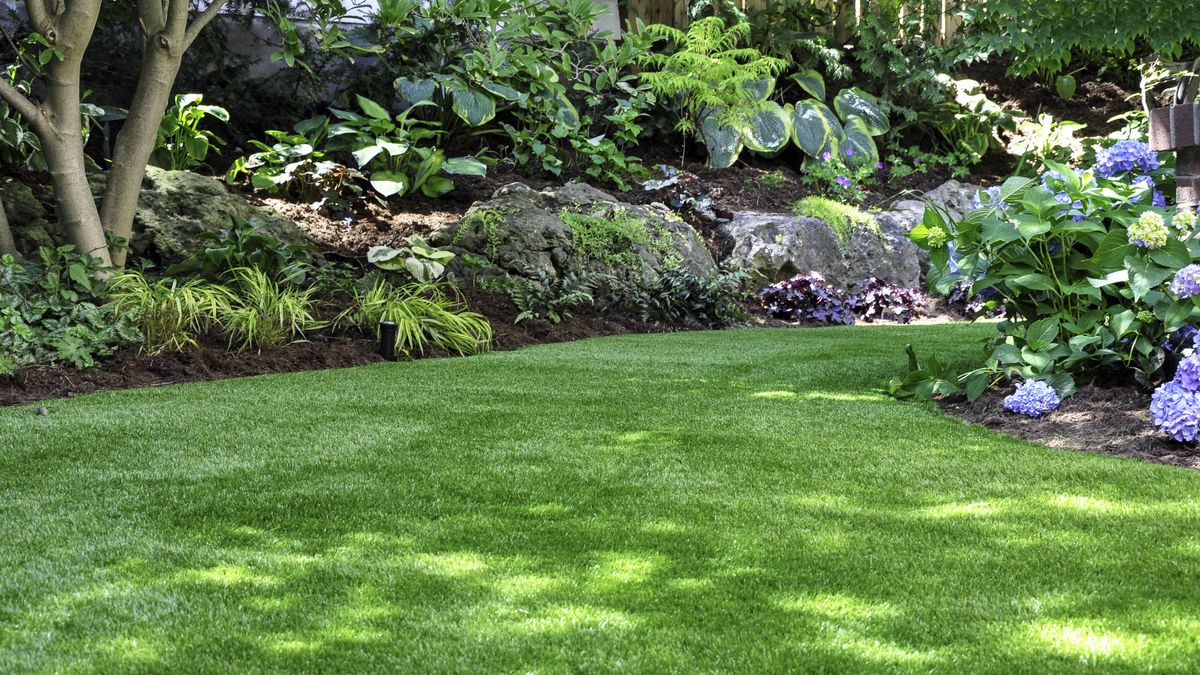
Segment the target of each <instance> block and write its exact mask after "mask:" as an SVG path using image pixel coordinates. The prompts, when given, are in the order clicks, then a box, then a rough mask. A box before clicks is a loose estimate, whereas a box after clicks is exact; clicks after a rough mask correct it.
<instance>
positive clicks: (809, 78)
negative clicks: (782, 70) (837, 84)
mask: <svg viewBox="0 0 1200 675" xmlns="http://www.w3.org/2000/svg"><path fill="white" fill-rule="evenodd" d="M792 80H793V81H794V82H795V83H796V84H798V85H800V88H801V89H803V90H804V91H806V92H808V94H809V95H810V96H812V97H813V98H815V99H817V100H818V101H824V100H825V78H823V77H821V74H820V73H818V72H817V71H815V70H813V69H812V68H809V69H808V70H802V71H800V72H798V73H794V74H793V75H792Z"/></svg>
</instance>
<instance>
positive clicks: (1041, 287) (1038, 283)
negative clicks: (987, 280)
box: [1009, 272, 1056, 291]
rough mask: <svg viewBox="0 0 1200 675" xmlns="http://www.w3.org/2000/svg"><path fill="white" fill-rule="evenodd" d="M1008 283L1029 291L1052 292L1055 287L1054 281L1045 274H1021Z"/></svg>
mask: <svg viewBox="0 0 1200 675" xmlns="http://www.w3.org/2000/svg"><path fill="white" fill-rule="evenodd" d="M1009 283H1011V284H1014V285H1016V286H1021V287H1022V288H1028V289H1029V290H1031V291H1053V290H1054V289H1055V288H1056V287H1055V285H1054V281H1053V280H1051V279H1050V277H1048V276H1046V275H1045V274H1040V273H1038V272H1032V273H1030V274H1022V275H1021V276H1019V277H1015V278H1013V279H1010V280H1009Z"/></svg>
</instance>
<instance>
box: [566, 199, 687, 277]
mask: <svg viewBox="0 0 1200 675" xmlns="http://www.w3.org/2000/svg"><path fill="white" fill-rule="evenodd" d="M558 215H559V217H560V218H562V221H563V222H564V223H566V225H567V227H568V228H570V230H571V243H572V244H573V245H574V247H575V250H576V251H577V252H578V253H579V254H580V255H581V256H582V257H584V258H587V259H589V260H599V261H601V262H603V263H604V264H606V265H608V266H609V267H613V268H617V269H624V270H640V269H642V268H643V267H644V266H645V264H646V261H645V260H644V259H643V258H642V257H641V255H640V254H639V253H638V251H637V247H642V248H643V249H646V250H649V251H652V252H654V253H657V254H658V255H659V256H660V257H666V256H668V255H670V254H671V253H672V252H673V251H674V247H672V246H671V236H672V233H671V232H670V230H667V229H666V228H665V227H658V228H655V229H654V231H653V232H651V231H649V230H647V228H646V224H647V223H646V221H645V220H643V219H641V218H638V217H637V216H635V215H633V214H632V213H630V212H629V211H628V210H626V209H623V208H619V207H618V208H614V209H612V210H611V211H609V212H607V213H602V214H599V215H593V214H589V213H580V212H578V211H571V210H568V209H563V210H562V211H560V212H559V214H558Z"/></svg>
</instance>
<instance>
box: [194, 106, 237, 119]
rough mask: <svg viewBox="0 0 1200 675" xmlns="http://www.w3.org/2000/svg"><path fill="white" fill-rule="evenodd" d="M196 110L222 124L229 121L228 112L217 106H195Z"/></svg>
mask: <svg viewBox="0 0 1200 675" xmlns="http://www.w3.org/2000/svg"><path fill="white" fill-rule="evenodd" d="M196 110H199V111H200V112H202V113H204V114H205V115H208V116H210V117H215V118H217V119H219V120H221V121H222V122H228V121H229V111H228V110H226V109H224V108H222V107H221V106H219V105H198V106H196Z"/></svg>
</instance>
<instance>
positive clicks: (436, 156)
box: [413, 150, 446, 196]
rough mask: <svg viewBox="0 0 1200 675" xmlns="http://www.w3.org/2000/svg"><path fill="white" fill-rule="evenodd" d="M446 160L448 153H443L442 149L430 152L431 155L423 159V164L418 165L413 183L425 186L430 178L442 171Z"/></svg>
mask: <svg viewBox="0 0 1200 675" xmlns="http://www.w3.org/2000/svg"><path fill="white" fill-rule="evenodd" d="M445 161H446V155H444V154H442V151H441V150H438V151H436V152H431V153H429V156H428V157H426V158H425V159H423V160H421V165H420V166H418V167H417V175H416V176H415V177H413V185H416V186H418V187H424V185H425V183H426V182H427V181H428V180H429V179H431V178H433V177H434V176H436V175H437V174H438V173H440V172H441V170H442V163H443V162H445ZM435 196H436V195H435Z"/></svg>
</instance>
